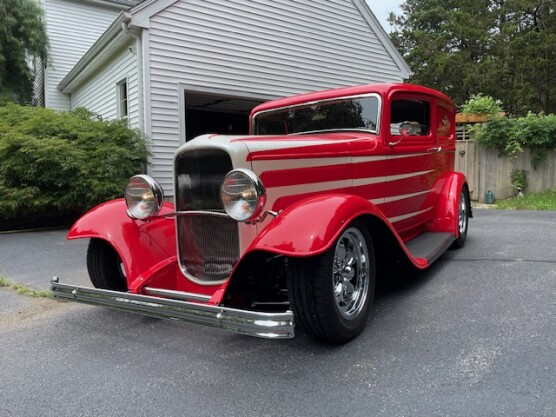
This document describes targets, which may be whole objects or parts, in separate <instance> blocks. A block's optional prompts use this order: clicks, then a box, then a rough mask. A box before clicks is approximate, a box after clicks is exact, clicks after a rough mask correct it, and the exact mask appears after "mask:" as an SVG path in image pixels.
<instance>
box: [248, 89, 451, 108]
mask: <svg viewBox="0 0 556 417" xmlns="http://www.w3.org/2000/svg"><path fill="white" fill-rule="evenodd" d="M395 92H407V93H418V94H425V95H428V96H433V97H435V98H437V99H439V100H442V101H444V102H446V103H448V104H450V105H452V106H453V105H454V103H453V102H452V100H451V99H450V98H449V97H448V96H447V95H446V94H443V93H441V92H439V91H436V90H433V89H432V88H428V87H423V86H421V85H416V84H408V83H380V84H367V85H359V86H355V87H343V88H336V89H332V90H324V91H316V92H313V93H305V94H298V95H295V96H291V97H286V98H280V99H277V100H271V101H267V102H266V103H262V104H259V105H258V106H257V107H255V108H254V109H253V110H252V111H251V115H254V114H255V113H258V112H261V111H265V110H270V109H275V108H279V107H288V106H295V105H297V104H301V103H307V102H312V101H319V100H326V99H331V98H336V97H346V96H357V95H362V94H369V93H378V94H380V95H381V96H382V97H388V96H389V95H390V94H392V93H395Z"/></svg>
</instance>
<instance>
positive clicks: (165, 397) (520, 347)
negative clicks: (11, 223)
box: [0, 210, 556, 417]
mask: <svg viewBox="0 0 556 417" xmlns="http://www.w3.org/2000/svg"><path fill="white" fill-rule="evenodd" d="M555 236H556V212H510V211H490V210H476V211H475V218H474V219H472V220H471V223H470V231H469V237H468V242H467V245H466V247H465V248H463V249H461V250H457V251H449V252H448V253H446V254H445V255H444V256H443V257H442V258H440V259H439V260H438V261H437V262H436V263H435V265H433V267H432V268H431V269H429V270H428V271H425V272H421V273H415V274H411V275H410V276H405V277H382V280H381V284H380V285H379V288H378V291H377V295H376V299H375V303H374V305H373V308H372V317H371V319H370V320H369V323H368V325H367V328H366V330H365V331H364V333H363V334H362V335H360V336H359V337H358V338H357V339H355V340H354V341H352V342H350V343H348V344H346V345H343V346H329V345H322V344H319V343H317V342H315V341H314V340H313V339H312V338H311V337H309V336H306V335H304V334H298V337H296V338H295V339H293V340H288V341H268V340H261V339H254V338H249V337H244V336H237V335H233V334H228V333H222V332H220V331H218V330H215V329H209V328H203V327H198V326H194V325H189V324H182V323H175V322H171V321H162V320H157V319H152V318H146V317H141V316H136V315H131V314H127V313H122V312H117V311H112V310H108V309H104V308H99V307H92V306H85V305H78V304H71V303H64V302H59V301H53V300H36V299H31V298H27V297H22V296H19V295H16V294H15V293H14V292H13V291H12V290H9V289H6V288H0V375H1V377H0V393H1V396H0V398H1V401H0V416H2V417H4V416H6V417H7V416H33V415H37V416H39V415H40V416H186V415H195V416H285V415H287V416H344V415H350V416H365V417H367V416H444V417H445V416H554V415H556V392H555V391H556V389H555V387H556V297H555V296H556V248H555V245H556V238H555ZM63 238H64V231H50V232H40V233H19V234H11V235H0V276H4V277H6V278H8V279H10V280H12V281H17V282H21V283H24V284H26V285H32V286H34V287H36V288H41V289H46V288H47V287H48V282H49V279H50V277H51V276H53V275H59V276H60V277H61V279H62V282H73V283H80V284H84V283H86V271H85V261H84V258H85V252H86V245H87V242H84V241H81V242H79V241H74V242H66V241H64V239H63Z"/></svg>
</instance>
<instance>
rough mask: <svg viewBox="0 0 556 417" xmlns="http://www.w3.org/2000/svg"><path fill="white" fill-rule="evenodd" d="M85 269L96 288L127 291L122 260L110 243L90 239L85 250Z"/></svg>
mask: <svg viewBox="0 0 556 417" xmlns="http://www.w3.org/2000/svg"><path fill="white" fill-rule="evenodd" d="M87 270H88V271H89V277H90V278H91V282H92V283H93V285H94V286H95V287H96V288H102V289H105V290H114V291H127V289H128V288H127V281H126V277H125V274H124V272H123V271H124V270H123V265H122V261H121V260H120V257H119V256H118V253H117V252H116V250H115V249H114V248H113V247H112V245H110V243H108V242H106V241H104V240H101V239H91V241H90V242H89V248H88V250H87Z"/></svg>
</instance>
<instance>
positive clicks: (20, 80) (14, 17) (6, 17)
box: [0, 0, 47, 103]
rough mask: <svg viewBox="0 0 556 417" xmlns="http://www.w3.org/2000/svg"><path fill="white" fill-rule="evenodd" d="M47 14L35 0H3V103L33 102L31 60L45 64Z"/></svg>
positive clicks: (0, 54)
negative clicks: (45, 16) (13, 101)
mask: <svg viewBox="0 0 556 417" xmlns="http://www.w3.org/2000/svg"><path fill="white" fill-rule="evenodd" d="M43 16H44V13H43V11H42V9H41V7H40V6H39V4H38V2H37V1H36V0H0V99H4V100H15V101H18V102H24V103H28V102H30V100H31V98H32V94H33V73H32V71H31V68H30V66H29V64H30V62H31V60H33V59H38V60H40V61H41V62H44V61H45V60H46V52H47V39H46V29H45V26H44V21H43Z"/></svg>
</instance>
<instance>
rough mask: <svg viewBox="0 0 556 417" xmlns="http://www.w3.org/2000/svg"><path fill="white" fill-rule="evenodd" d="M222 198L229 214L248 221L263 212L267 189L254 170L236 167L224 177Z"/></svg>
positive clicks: (234, 217) (233, 217)
mask: <svg viewBox="0 0 556 417" xmlns="http://www.w3.org/2000/svg"><path fill="white" fill-rule="evenodd" d="M220 199H221V200H222V205H223V206H224V210H225V211H226V213H228V216H230V217H231V218H232V219H234V220H237V221H239V222H247V221H250V220H253V219H254V218H255V217H257V216H258V215H259V213H260V212H261V210H262V208H263V207H264V204H265V202H266V191H265V189H264V186H263V183H262V182H261V180H260V179H259V177H257V176H256V175H255V173H254V172H252V171H249V170H248V169H241V168H240V169H234V170H233V171H230V172H228V174H227V175H226V177H224V182H222V186H221V187H220Z"/></svg>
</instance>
